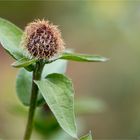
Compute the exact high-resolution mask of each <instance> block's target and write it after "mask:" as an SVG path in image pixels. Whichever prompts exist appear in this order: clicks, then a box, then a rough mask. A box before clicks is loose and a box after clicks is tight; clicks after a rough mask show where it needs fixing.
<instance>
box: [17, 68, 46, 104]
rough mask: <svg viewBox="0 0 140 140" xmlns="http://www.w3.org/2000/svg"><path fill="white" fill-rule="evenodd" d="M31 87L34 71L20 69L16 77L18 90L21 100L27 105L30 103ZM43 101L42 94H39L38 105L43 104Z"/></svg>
mask: <svg viewBox="0 0 140 140" xmlns="http://www.w3.org/2000/svg"><path fill="white" fill-rule="evenodd" d="M31 87H32V73H31V72H28V71H26V70H25V69H20V70H19V73H18V75H17V79H16V92H17V96H18V98H19V99H20V101H21V102H22V103H23V104H24V105H26V106H29V105H30V97H31ZM43 101H44V100H43V98H42V96H41V95H40V94H39V95H38V100H37V105H40V104H42V103H43Z"/></svg>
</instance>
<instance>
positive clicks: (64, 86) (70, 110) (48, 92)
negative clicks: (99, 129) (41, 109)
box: [35, 74, 77, 138]
mask: <svg viewBox="0 0 140 140" xmlns="http://www.w3.org/2000/svg"><path fill="white" fill-rule="evenodd" d="M35 83H36V84H37V85H38V88H39V90H40V92H41V94H42V95H43V97H44V99H45V101H46V102H47V104H48V106H49V107H50V109H51V110H52V112H53V114H54V115H55V117H56V119H57V121H58V123H59V124H60V126H61V127H62V128H63V129H64V130H65V131H66V132H67V133H68V134H69V135H71V136H72V137H75V138H77V131H76V123H75V115H74V89H73V86H72V82H71V80H69V79H68V78H67V77H66V76H64V75H62V74H50V75H48V76H47V77H46V79H43V80H41V81H35Z"/></svg>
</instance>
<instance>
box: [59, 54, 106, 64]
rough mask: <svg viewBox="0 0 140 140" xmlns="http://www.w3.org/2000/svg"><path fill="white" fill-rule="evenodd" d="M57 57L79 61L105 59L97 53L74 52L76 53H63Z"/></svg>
mask: <svg viewBox="0 0 140 140" xmlns="http://www.w3.org/2000/svg"><path fill="white" fill-rule="evenodd" d="M59 59H66V60H72V61H79V62H104V61H106V60H107V59H106V58H105V57H102V56H97V55H87V54H76V53H68V52H67V53H63V54H62V56H60V58H59Z"/></svg>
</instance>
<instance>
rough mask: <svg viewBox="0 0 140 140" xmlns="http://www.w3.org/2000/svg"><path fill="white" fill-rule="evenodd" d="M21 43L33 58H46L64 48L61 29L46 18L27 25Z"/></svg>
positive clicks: (56, 54)
mask: <svg viewBox="0 0 140 140" xmlns="http://www.w3.org/2000/svg"><path fill="white" fill-rule="evenodd" d="M21 45H22V46H23V47H24V48H25V49H26V50H27V52H28V54H29V56H31V57H32V58H37V59H44V60H48V59H51V58H52V57H55V56H58V55H59V54H61V53H62V52H63V50H64V42H63V39H62V37H61V33H60V30H59V29H58V28H57V26H55V25H53V24H50V23H49V21H45V20H35V21H34V22H31V23H29V24H28V25H27V26H26V28H25V32H24V35H23V38H22V41H21Z"/></svg>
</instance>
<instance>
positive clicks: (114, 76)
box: [0, 0, 140, 140]
mask: <svg viewBox="0 0 140 140" xmlns="http://www.w3.org/2000/svg"><path fill="white" fill-rule="evenodd" d="M0 17H3V18H5V19H8V20H10V21H11V22H13V23H15V24H16V25H18V26H19V27H20V28H22V29H24V27H25V26H26V24H27V23H28V22H30V21H32V20H34V19H37V18H40V19H42V18H45V19H49V20H50V21H51V22H53V23H54V24H58V25H59V28H60V29H61V31H62V35H63V38H64V40H65V42H66V46H67V47H68V48H73V49H74V50H75V51H76V52H81V53H90V54H100V55H102V56H105V57H108V58H110V60H109V61H108V62H106V63H77V62H70V63H69V65H68V71H67V75H69V76H70V77H71V79H72V80H73V82H74V87H75V91H76V94H75V96H76V98H77V99H79V98H82V99H83V100H86V98H90V99H93V101H94V100H95V103H93V110H92V109H91V110H90V108H89V112H87V113H85V114H84V115H82V116H80V118H81V119H82V120H84V122H85V123H84V125H85V130H84V132H85V133H86V132H87V131H88V130H91V131H92V132H93V135H94V138H95V139H97V140H98V139H102V140H105V139H106V140H117V139H118V140H131V139H132V140H137V139H139V138H140V63H139V62H140V1H139V0H137V1H135V0H91V1H88V0H87V1H86V0H83V1H82V0H81V1H80V0H75V1H74V0H68V1H62V0H61V1H59V0H53V1H0ZM13 61H14V60H13V59H12V58H11V57H9V55H8V54H7V53H6V52H5V51H4V50H3V49H2V47H0V137H1V138H3V139H7V140H8V139H9V140H16V139H21V136H22V135H23V131H24V128H25V123H26V119H25V116H26V114H24V113H22V112H21V111H19V109H18V107H19V108H20V107H21V108H22V107H23V106H22V104H21V103H20V102H19V100H18V98H17V97H16V93H15V77H16V74H17V72H18V70H17V69H15V68H12V67H11V66H10V64H11V63H12V62H13ZM91 106H92V104H91ZM91 108H92V107H91ZM77 117H79V116H78V115H77ZM34 133H35V132H34ZM34 135H35V136H36V135H38V134H36V133H35V134H34ZM35 140H36V139H35Z"/></svg>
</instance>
